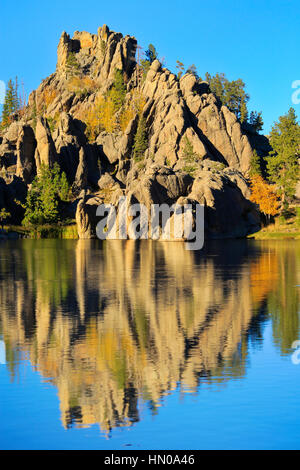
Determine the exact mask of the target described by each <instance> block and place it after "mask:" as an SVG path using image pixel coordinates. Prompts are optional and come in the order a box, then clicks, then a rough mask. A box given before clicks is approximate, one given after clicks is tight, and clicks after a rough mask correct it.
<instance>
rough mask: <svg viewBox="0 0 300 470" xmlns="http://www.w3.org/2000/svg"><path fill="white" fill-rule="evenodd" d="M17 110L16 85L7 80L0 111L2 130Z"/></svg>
mask: <svg viewBox="0 0 300 470" xmlns="http://www.w3.org/2000/svg"><path fill="white" fill-rule="evenodd" d="M18 109H19V98H18V84H17V82H16V84H15V83H14V82H13V81H12V80H9V81H8V84H7V89H6V93H5V98H4V104H3V109H2V119H1V127H2V128H3V129H4V128H6V127H7V126H8V125H9V124H10V117H11V115H12V114H14V113H16V112H17V111H18Z"/></svg>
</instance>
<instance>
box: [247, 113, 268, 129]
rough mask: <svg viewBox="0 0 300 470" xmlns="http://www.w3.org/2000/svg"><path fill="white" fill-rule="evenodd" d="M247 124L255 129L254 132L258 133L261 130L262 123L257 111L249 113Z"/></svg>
mask: <svg viewBox="0 0 300 470" xmlns="http://www.w3.org/2000/svg"><path fill="white" fill-rule="evenodd" d="M249 124H251V126H252V127H253V128H254V129H255V131H256V132H259V131H261V130H262V129H263V126H264V121H263V118H262V113H261V112H259V113H258V112H257V111H251V113H250V119H249Z"/></svg>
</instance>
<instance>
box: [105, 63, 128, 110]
mask: <svg viewBox="0 0 300 470" xmlns="http://www.w3.org/2000/svg"><path fill="white" fill-rule="evenodd" d="M109 96H110V98H111V99H112V102H113V103H114V106H115V112H117V111H118V110H119V109H120V108H121V107H122V106H123V104H124V101H125V96H126V85H125V82H124V77H123V73H122V71H121V70H119V69H116V70H115V77H114V83H113V86H112V88H111V90H110V92H109Z"/></svg>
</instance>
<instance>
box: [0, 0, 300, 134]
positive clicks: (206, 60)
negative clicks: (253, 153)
mask: <svg viewBox="0 0 300 470" xmlns="http://www.w3.org/2000/svg"><path fill="white" fill-rule="evenodd" d="M299 18H300V2H299V0H244V1H241V0H209V1H207V0H205V1H204V0H197V1H194V0H185V1H182V0H181V1H178V0H173V1H166V0H160V1H158V0H151V1H147V2H145V1H144V2H141V1H137V0H126V1H121V0H113V1H107V0H106V1H105V2H102V1H99V0H98V1H97V0H84V1H82V0H81V1H78V0H64V1H63V2H62V1H61V0H60V1H58V0H52V1H51V2H50V1H49V2H41V1H40V0H28V1H26V2H19V1H18V2H17V3H16V2H11V1H8V0H1V18H0V40H1V44H2V51H1V68H0V80H2V81H4V82H7V81H8V79H9V78H10V77H15V76H16V75H17V76H18V77H19V80H22V81H23V82H24V85H25V88H26V91H27V93H29V92H30V91H31V90H33V89H35V88H36V87H37V86H38V85H39V83H40V81H41V79H43V78H45V77H46V76H48V75H49V74H50V73H52V72H53V71H54V70H55V65H56V48H57V44H58V40H59V37H60V35H61V33H62V31H63V30H65V31H67V32H68V33H70V34H71V35H73V32H74V31H76V30H85V31H89V32H92V33H96V32H97V28H98V27H99V26H101V25H102V24H104V23H106V24H107V25H108V26H109V27H110V29H112V30H114V31H120V32H122V33H123V34H124V35H125V34H131V35H134V36H135V37H136V38H137V40H138V42H139V44H140V45H141V46H142V47H144V48H146V47H147V45H148V44H149V43H153V44H154V45H155V46H156V48H157V50H158V52H159V55H160V57H164V58H165V62H166V66H167V67H168V68H170V69H171V70H173V71H175V70H176V69H175V66H176V60H177V59H179V60H181V61H182V62H183V63H184V64H185V65H186V66H188V65H190V64H192V63H194V64H195V65H196V66H197V68H198V72H199V74H200V75H202V76H204V74H205V72H206V71H208V72H210V73H211V74H214V73H216V72H224V73H226V75H227V76H228V78H229V79H231V80H232V79H237V78H242V79H243V80H244V81H245V82H246V86H247V91H248V93H249V94H250V96H251V99H250V102H249V109H250V110H251V109H255V110H258V111H262V112H263V117H264V120H265V128H264V131H265V132H268V131H269V129H270V126H271V125H272V123H273V122H274V121H275V120H277V118H278V117H279V116H280V115H281V114H284V113H285V112H287V110H288V109H289V107H291V106H294V107H295V109H296V111H297V114H298V115H299V114H300V113H299V110H300V104H298V105H293V103H292V98H291V97H292V92H293V90H292V82H293V81H295V80H300V60H299V51H300V33H299V23H300V21H299Z"/></svg>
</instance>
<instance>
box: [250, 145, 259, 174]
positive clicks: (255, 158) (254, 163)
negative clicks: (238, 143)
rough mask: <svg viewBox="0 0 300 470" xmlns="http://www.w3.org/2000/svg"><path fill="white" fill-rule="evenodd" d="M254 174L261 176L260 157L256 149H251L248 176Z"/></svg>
mask: <svg viewBox="0 0 300 470" xmlns="http://www.w3.org/2000/svg"><path fill="white" fill-rule="evenodd" d="M255 175H259V176H262V171H261V165H260V157H259V155H258V153H257V151H256V150H253V153H252V157H251V160H250V172H249V176H250V177H253V176H255Z"/></svg>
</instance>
